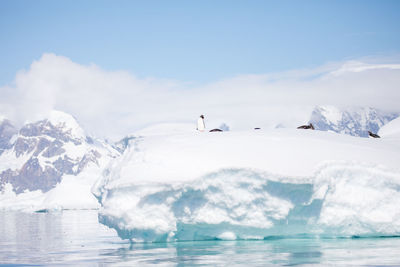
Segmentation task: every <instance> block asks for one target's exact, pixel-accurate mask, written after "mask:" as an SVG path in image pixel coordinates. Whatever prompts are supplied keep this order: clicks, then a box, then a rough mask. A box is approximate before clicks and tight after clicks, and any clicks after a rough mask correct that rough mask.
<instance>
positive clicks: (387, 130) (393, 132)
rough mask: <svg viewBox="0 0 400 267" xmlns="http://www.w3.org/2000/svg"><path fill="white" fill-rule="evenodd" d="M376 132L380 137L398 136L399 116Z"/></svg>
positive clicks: (399, 129) (399, 130) (399, 128)
mask: <svg viewBox="0 0 400 267" xmlns="http://www.w3.org/2000/svg"><path fill="white" fill-rule="evenodd" d="M378 134H379V136H381V137H400V117H399V118H397V119H394V120H392V121H390V122H389V123H388V124H386V125H384V126H383V127H382V128H381V129H380V130H379V133H378Z"/></svg>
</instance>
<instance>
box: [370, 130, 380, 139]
mask: <svg viewBox="0 0 400 267" xmlns="http://www.w3.org/2000/svg"><path fill="white" fill-rule="evenodd" d="M368 135H369V136H371V137H373V138H381V137H380V136H379V135H377V134H374V133H372V132H370V131H368Z"/></svg>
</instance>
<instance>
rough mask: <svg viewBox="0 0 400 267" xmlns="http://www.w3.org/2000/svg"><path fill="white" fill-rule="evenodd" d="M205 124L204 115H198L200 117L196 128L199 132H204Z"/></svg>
mask: <svg viewBox="0 0 400 267" xmlns="http://www.w3.org/2000/svg"><path fill="white" fill-rule="evenodd" d="M205 128H206V125H205V124H204V115H200V118H199V119H198V120H197V130H198V131H200V132H204V129H205Z"/></svg>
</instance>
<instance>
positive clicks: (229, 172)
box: [92, 129, 400, 242]
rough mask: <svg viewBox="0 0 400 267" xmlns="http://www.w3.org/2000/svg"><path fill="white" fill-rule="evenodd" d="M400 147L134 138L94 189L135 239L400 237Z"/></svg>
mask: <svg viewBox="0 0 400 267" xmlns="http://www.w3.org/2000/svg"><path fill="white" fill-rule="evenodd" d="M399 162H400V149H399V145H398V144H396V143H393V142H391V141H386V140H384V139H380V140H375V139H363V138H356V137H351V136H345V135H339V134H335V133H328V132H318V131H305V130H288V129H279V130H271V131H249V132H223V133H197V132H183V133H180V134H179V133H174V134H166V135H149V136H144V137H143V136H142V137H137V138H133V139H131V141H130V145H129V146H128V147H127V149H126V150H125V152H124V154H123V155H122V156H121V157H120V158H118V159H116V160H115V161H114V162H113V163H112V164H111V165H110V166H109V167H108V169H107V170H106V173H105V176H104V177H103V178H102V179H100V180H99V181H98V182H97V184H95V186H94V187H93V189H92V191H93V193H94V194H95V196H96V197H97V198H98V200H99V202H100V203H101V205H102V208H101V209H100V211H99V221H100V222H101V223H103V224H105V225H107V226H109V227H111V228H114V229H116V230H117V232H118V234H119V236H120V237H121V238H123V239H130V240H132V241H133V242H143V241H144V242H147V241H151V242H164V241H176V240H178V241H179V240H206V239H263V238H271V237H275V236H290V235H298V234H306V235H318V236H329V237H331V236H355V235H357V236H358V235H362V236H370V235H371V236H381V235H400V208H399V207H400V171H399V169H398V167H399V165H398V163H399Z"/></svg>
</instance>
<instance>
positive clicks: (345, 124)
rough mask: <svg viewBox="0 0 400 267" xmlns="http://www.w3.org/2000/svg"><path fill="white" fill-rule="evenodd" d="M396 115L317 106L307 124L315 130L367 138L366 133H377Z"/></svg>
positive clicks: (366, 110) (377, 111) (371, 110)
mask: <svg viewBox="0 0 400 267" xmlns="http://www.w3.org/2000/svg"><path fill="white" fill-rule="evenodd" d="M398 115H399V114H395V113H387V112H382V111H379V110H377V109H374V108H353V109H347V110H341V109H338V108H336V107H332V106H317V107H316V108H315V109H314V110H313V112H312V114H311V119H310V121H309V122H310V123H312V124H313V125H314V127H315V129H316V130H321V131H333V132H337V133H344V134H349V135H353V136H360V137H368V131H371V132H374V133H376V132H378V131H379V128H381V127H382V126H383V125H384V124H386V123H388V122H389V121H391V120H393V119H395V118H397V117H398Z"/></svg>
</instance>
